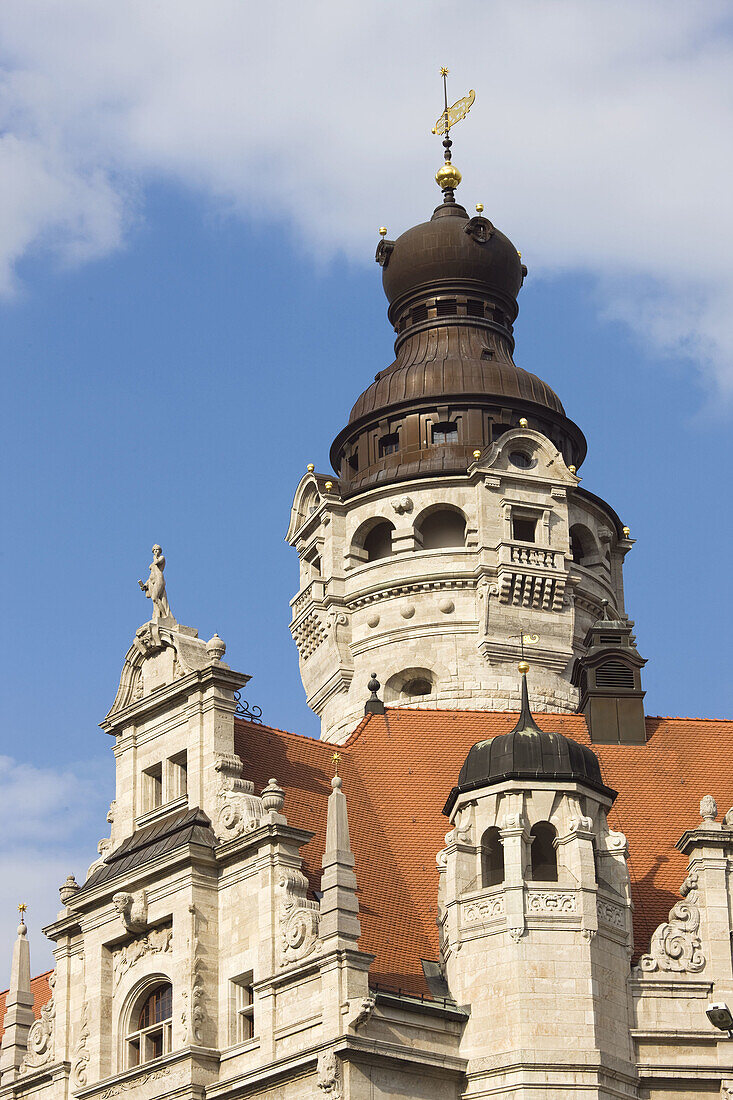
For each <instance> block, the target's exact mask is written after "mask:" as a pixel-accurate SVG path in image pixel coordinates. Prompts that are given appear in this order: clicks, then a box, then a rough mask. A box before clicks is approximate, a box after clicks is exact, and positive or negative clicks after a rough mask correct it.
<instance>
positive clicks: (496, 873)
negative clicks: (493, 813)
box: [481, 828, 504, 889]
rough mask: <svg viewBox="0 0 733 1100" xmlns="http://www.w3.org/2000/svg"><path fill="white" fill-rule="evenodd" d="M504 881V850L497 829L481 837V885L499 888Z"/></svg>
mask: <svg viewBox="0 0 733 1100" xmlns="http://www.w3.org/2000/svg"><path fill="white" fill-rule="evenodd" d="M503 881H504V848H503V846H502V843H501V833H500V832H499V830H498V829H496V828H491V829H487V830H486V832H485V833H484V835H483V836H482V837H481V885H482V886H483V887H484V889H486V887H487V886H498V885H499V883H500V882H503Z"/></svg>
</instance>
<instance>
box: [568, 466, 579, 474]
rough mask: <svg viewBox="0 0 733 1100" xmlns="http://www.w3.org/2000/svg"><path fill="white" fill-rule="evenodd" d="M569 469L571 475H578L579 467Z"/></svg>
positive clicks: (569, 467)
mask: <svg viewBox="0 0 733 1100" xmlns="http://www.w3.org/2000/svg"><path fill="white" fill-rule="evenodd" d="M568 469H569V470H570V473H571V474H574V473H577V469H578V467H577V466H568Z"/></svg>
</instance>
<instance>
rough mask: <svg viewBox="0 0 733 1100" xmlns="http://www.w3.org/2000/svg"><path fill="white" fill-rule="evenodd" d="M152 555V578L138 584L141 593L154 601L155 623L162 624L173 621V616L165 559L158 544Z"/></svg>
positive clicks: (150, 570)
mask: <svg viewBox="0 0 733 1100" xmlns="http://www.w3.org/2000/svg"><path fill="white" fill-rule="evenodd" d="M152 553H153V560H152V562H151V564H150V569H149V573H150V576H149V577H148V579H147V580H146V581H138V582H137V583H138V584H139V585H140V591H141V592H144V593H145V595H146V596H147V598H148V599H149V600H152V601H153V619H154V621H155V622H160V620H161V619H173V615H172V613H171V609H170V607H169V605H168V596H167V594H166V591H165V577H164V576H163V570H164V569H165V558H164V557H163V551H162V549H161V547H160V546H158V545H157V543H156V545H155V546H154V547H153V551H152ZM174 621H175V620H174Z"/></svg>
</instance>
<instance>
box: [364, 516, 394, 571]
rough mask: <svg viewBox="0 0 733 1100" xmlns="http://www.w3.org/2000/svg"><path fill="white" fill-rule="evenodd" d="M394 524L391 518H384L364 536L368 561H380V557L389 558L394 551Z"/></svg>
mask: <svg viewBox="0 0 733 1100" xmlns="http://www.w3.org/2000/svg"><path fill="white" fill-rule="evenodd" d="M393 531H394V526H393V525H392V524H391V523H390V522H389V520H386V519H385V520H382V522H381V523H377V524H375V526H374V527H372V529H371V530H370V531H369V533H368V534H367V535H366V537H365V538H364V552H365V553H366V560H367V561H378V560H379V558H388V557H389V556H390V554H391V553H392V532H393Z"/></svg>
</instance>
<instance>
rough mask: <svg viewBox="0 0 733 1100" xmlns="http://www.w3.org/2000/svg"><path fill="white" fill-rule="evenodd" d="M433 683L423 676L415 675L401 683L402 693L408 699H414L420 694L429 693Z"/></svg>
mask: <svg viewBox="0 0 733 1100" xmlns="http://www.w3.org/2000/svg"><path fill="white" fill-rule="evenodd" d="M432 690H433V685H432V684H431V682H430V680H428V679H427V677H425V676H415V677H414V678H413V679H412V680H408V681H407V683H406V684H403V685H402V694H403V695H406V696H408V698H410V699H416V698H418V697H419V696H421V695H430V693H431V692H432Z"/></svg>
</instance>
